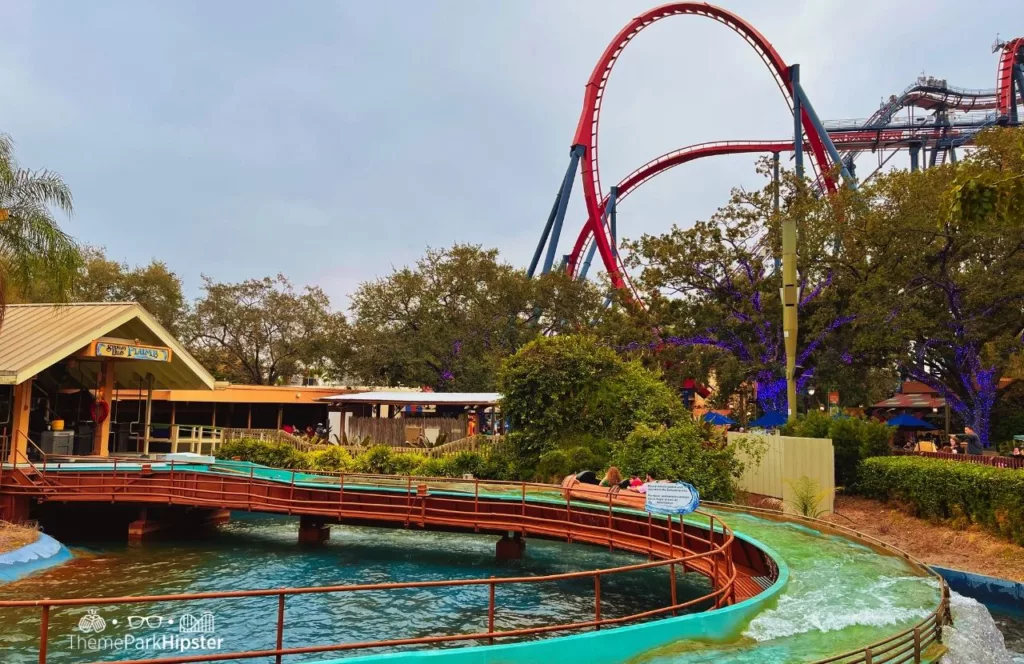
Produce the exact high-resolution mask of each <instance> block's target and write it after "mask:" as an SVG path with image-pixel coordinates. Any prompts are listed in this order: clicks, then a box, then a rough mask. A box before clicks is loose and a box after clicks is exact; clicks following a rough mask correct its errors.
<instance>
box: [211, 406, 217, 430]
mask: <svg viewBox="0 0 1024 664" xmlns="http://www.w3.org/2000/svg"><path fill="white" fill-rule="evenodd" d="M210 426H212V427H215V426H217V404H216V403H215V404H213V416H212V417H211V418H210Z"/></svg>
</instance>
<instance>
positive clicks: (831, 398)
mask: <svg viewBox="0 0 1024 664" xmlns="http://www.w3.org/2000/svg"><path fill="white" fill-rule="evenodd" d="M828 412H829V415H838V414H839V392H836V391H833V392H829V393H828Z"/></svg>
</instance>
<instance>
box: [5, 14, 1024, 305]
mask: <svg viewBox="0 0 1024 664" xmlns="http://www.w3.org/2000/svg"><path fill="white" fill-rule="evenodd" d="M653 5H654V2H653V1H652V0H640V1H633V0H628V1H627V0H620V1H616V2H611V1H608V0H536V1H527V0H516V1H512V0H505V1H501V2H499V1H497V0H462V1H454V0H451V1H442V0H416V1H413V0H405V1H401V2H399V1H395V0H391V1H385V0H375V1H374V2H365V1H364V2H355V1H345V2H327V1H326V0H308V1H305V2H284V1H279V2H266V1H263V0H245V1H242V0H232V1H225V0H222V1H218V2H209V1H208V0H197V1H194V2H192V1H184V0H175V1H174V2H164V1H159V2H158V1H155V0H154V1H140V0H126V1H124V2H115V1H112V0H96V1H91V2H80V1H78V0H64V1H57V0H47V1H46V2H27V1H24V0H21V1H18V0H2V1H0V6H2V12H0V15H2V16H3V17H4V19H3V20H4V30H3V33H4V37H3V39H0V57H2V62H3V66H0V90H2V91H3V95H2V98H3V103H2V104H0V131H3V132H6V133H8V134H10V135H11V136H12V137H13V138H14V140H15V142H16V145H17V154H18V156H19V159H20V161H21V162H22V163H23V164H24V165H26V166H30V167H33V168H41V167H46V168H50V169H53V170H56V171H57V172H59V173H61V175H63V176H64V178H65V180H66V181H67V182H68V184H69V185H70V186H71V188H72V190H73V192H74V195H75V216H74V218H72V219H70V220H67V221H66V222H65V227H66V229H67V230H68V231H70V232H71V233H72V234H73V235H75V236H76V237H77V238H78V239H79V240H81V241H82V242H84V243H88V244H95V245H102V246H105V247H106V248H107V251H108V254H109V255H110V256H111V257H113V258H116V259H119V260H127V261H129V262H131V263H139V262H143V263H144V262H148V261H149V260H150V259H151V258H153V257H156V258H159V259H161V260H164V261H166V262H167V263H168V264H169V265H170V267H171V268H172V269H173V270H175V271H176V272H177V273H178V274H179V275H180V276H181V277H182V279H183V280H184V283H185V287H186V290H187V292H188V294H189V295H190V296H191V295H195V294H196V293H197V292H198V288H199V284H200V274H201V273H204V274H207V275H210V276H211V277H213V278H214V279H217V280H226V281H228V280H229V281H234V280H241V279H245V278H249V277H261V276H264V275H268V274H275V273H277V272H283V273H284V274H286V275H287V276H288V277H289V278H291V279H292V280H293V282H295V283H296V284H319V285H320V286H322V287H323V288H324V289H325V290H326V291H327V292H328V294H329V295H331V297H332V299H333V300H334V302H335V304H336V306H339V307H343V306H347V297H346V295H347V294H348V293H350V292H352V290H353V289H354V288H355V287H356V286H357V284H358V283H359V282H360V281H363V280H367V279H372V278H375V277H379V276H383V275H385V274H387V273H388V272H390V270H391V269H392V266H401V265H407V264H410V263H412V262H413V261H414V260H415V259H416V258H417V257H418V256H420V255H421V254H422V253H423V251H424V249H425V248H426V247H427V246H434V247H445V246H449V245H450V244H452V243H453V242H456V241H460V242H473V243H480V244H484V245H487V246H496V247H498V248H500V250H501V252H502V255H503V256H504V258H505V259H506V260H508V261H510V262H512V263H515V264H517V265H523V266H525V265H526V264H527V263H528V262H529V258H530V256H531V255H532V252H533V249H534V246H535V244H536V241H537V238H538V236H539V234H540V231H541V228H542V226H543V223H544V220H545V218H546V215H547V212H548V210H549V208H550V206H551V203H552V200H553V198H554V194H555V191H556V188H557V186H558V183H559V180H560V178H561V176H562V173H563V172H564V170H565V167H566V164H567V162H568V150H569V144H570V142H571V140H572V135H573V131H574V130H575V127H576V123H577V119H578V116H579V112H580V105H581V101H582V95H583V85H584V83H585V82H586V79H587V77H588V75H589V74H590V71H591V69H592V68H593V66H594V63H595V61H596V60H597V58H598V56H599V55H600V54H601V52H602V50H603V49H604V48H605V46H606V44H607V43H608V41H609V40H610V39H611V38H612V36H613V35H614V34H615V33H616V32H617V31H618V29H619V28H620V27H621V26H622V25H623V24H624V23H625V22H626V21H628V20H629V19H630V18H631V17H632V16H634V15H636V14H638V13H640V12H641V11H643V10H644V9H647V8H649V7H650V6H653ZM724 5H725V6H726V7H728V8H729V9H731V10H733V11H735V12H736V13H738V14H740V15H741V16H743V17H745V18H746V19H748V20H749V21H750V22H752V23H753V24H754V25H755V26H756V27H757V28H758V29H759V30H760V31H761V32H762V34H764V35H765V36H766V37H767V38H768V39H769V40H770V41H772V42H773V43H774V45H775V46H776V48H777V49H778V51H779V52H780V53H781V55H782V57H783V58H784V59H785V60H786V61H787V62H788V63H797V62H798V63H800V64H801V65H802V68H801V69H802V71H801V75H802V81H803V83H804V87H805V89H806V90H807V92H808V95H810V97H811V99H812V101H813V103H814V105H815V107H816V109H817V111H818V114H819V115H820V116H821V117H822V118H826V119H839V118H860V117H867V116H868V115H870V114H871V113H872V112H873V111H874V110H875V109H876V108H877V106H878V103H879V101H880V100H881V98H882V97H886V96H888V95H889V94H892V93H895V92H899V91H901V90H902V89H903V88H904V87H905V86H906V85H908V84H909V83H911V82H912V81H913V79H915V78H916V77H917V76H918V75H919V74H920V73H921V72H922V71H924V72H926V73H928V74H929V75H934V76H938V77H942V78H946V79H947V80H948V81H949V82H950V83H951V84H955V85H959V86H963V87H973V88H990V87H993V86H994V83H995V70H996V57H995V56H994V55H992V53H991V51H990V47H991V45H992V42H993V41H994V39H995V37H996V33H997V32H1001V33H1002V36H1003V37H1004V38H1006V37H1014V36H1019V35H1020V34H1024V12H1021V5H1020V0H975V1H973V2H970V3H967V2H963V1H954V0H930V1H929V2H927V3H924V2H904V3H895V2H892V1H891V0H857V1H856V2H851V1H849V0H806V1H803V0H735V1H732V2H725V3H724ZM791 133H792V124H791V120H790V118H789V117H788V116H787V113H786V107H785V104H784V102H783V100H782V97H781V95H780V93H779V91H778V89H777V88H776V87H775V85H774V83H773V82H772V80H771V77H770V76H769V74H768V72H767V70H766V69H765V67H764V66H763V65H762V64H761V63H760V61H759V59H758V57H757V56H756V54H755V53H754V52H753V50H752V49H750V48H749V47H747V46H746V45H745V44H744V43H743V41H742V40H741V39H740V38H739V37H738V36H736V35H735V34H733V33H731V32H730V31H729V30H728V29H726V28H724V27H723V26H721V25H718V24H716V23H714V22H713V21H710V20H708V19H703V18H698V17H680V18H675V19H672V20H666V21H662V22H659V23H658V24H656V25H654V26H652V27H651V28H649V29H648V30H646V31H645V32H644V33H643V34H642V35H641V36H640V37H639V38H637V39H636V40H634V41H633V42H632V43H631V44H630V46H629V48H628V49H626V51H625V52H624V54H623V55H622V57H621V58H620V60H619V63H618V64H617V66H616V68H615V71H614V74H613V75H612V78H611V81H610V83H609V86H608V92H607V96H606V98H605V103H604V109H603V113H602V119H601V153H600V154H601V168H602V181H603V182H604V183H605V185H606V186H607V185H608V184H610V183H612V182H614V181H617V180H618V179H619V178H620V177H621V176H623V175H625V174H626V173H628V172H629V171H631V170H633V169H634V168H635V167H637V166H639V165H640V164H642V163H643V162H645V161H647V160H648V159H650V158H652V157H654V156H657V155H658V154H661V153H663V152H666V151H668V150H670V149H674V148H676V147H681V146H683V145H688V144H692V143H699V142H703V141H710V140H723V139H741V138H753V139H761V138H785V137H787V136H789V135H791ZM753 164H754V158H753V157H750V156H735V157H725V158H719V159H716V160H704V161H702V162H696V163H692V164H689V165H685V166H682V167H680V168H677V169H675V170H674V171H672V172H670V173H668V174H666V175H664V176H662V177H661V178H659V179H657V180H654V181H652V182H651V183H650V184H648V185H646V186H645V188H644V189H643V190H641V191H639V192H638V193H637V194H635V195H634V196H632V197H630V199H629V200H628V201H627V202H626V203H625V204H624V205H623V206H622V208H621V209H620V213H619V227H620V229H622V230H621V231H620V233H621V234H622V235H623V236H626V237H636V236H638V235H640V234H641V233H643V232H658V231H662V230H666V229H668V228H669V226H670V225H671V224H673V223H678V224H681V225H688V224H690V223H692V222H693V221H694V220H696V219H701V218H706V217H707V216H708V215H709V214H710V213H711V212H712V211H713V210H714V209H715V208H716V207H718V206H719V205H721V204H722V203H723V202H724V201H725V200H726V198H727V196H728V193H729V189H730V187H733V186H744V185H745V186H757V185H758V178H757V176H756V175H755V174H754V173H753ZM579 193H580V192H579V187H578V181H577V190H576V192H575V194H574V197H573V198H574V200H573V205H572V206H571V207H570V214H569V216H568V217H567V220H566V229H565V233H564V235H563V243H562V249H561V251H560V253H563V252H567V251H568V248H569V245H570V243H571V241H572V240H573V239H574V238H575V235H576V233H577V231H578V228H579V226H580V225H581V224H582V223H583V221H584V217H583V214H582V203H581V199H580V195H579Z"/></svg>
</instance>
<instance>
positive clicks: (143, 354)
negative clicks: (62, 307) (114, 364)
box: [94, 341, 171, 362]
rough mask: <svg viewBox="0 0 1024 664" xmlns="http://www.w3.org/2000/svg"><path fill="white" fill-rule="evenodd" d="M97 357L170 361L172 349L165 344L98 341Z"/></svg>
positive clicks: (95, 353)
mask: <svg viewBox="0 0 1024 664" xmlns="http://www.w3.org/2000/svg"><path fill="white" fill-rule="evenodd" d="M94 355H95V356H96V357H114V358H119V359H124V360H149V361H150V362H170V361H171V349H170V348H164V347H163V346H144V345H141V344H129V343H116V342H112V341H97V342H96V350H95V352H94Z"/></svg>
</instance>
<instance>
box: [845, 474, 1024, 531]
mask: <svg viewBox="0 0 1024 664" xmlns="http://www.w3.org/2000/svg"><path fill="white" fill-rule="evenodd" d="M855 490H856V492H857V493H860V494H861V495H863V496H865V497H867V498H875V499H877V500H884V501H888V500H892V501H897V502H899V503H901V504H903V505H906V506H907V507H909V508H910V509H911V511H912V512H913V513H914V514H916V515H917V516H921V517H924V518H928V519H936V520H945V519H953V520H967V521H969V522H971V523H976V524H979V525H981V526H983V527H985V528H986V529H988V530H990V531H992V532H993V533H996V534H998V535H1000V536H1002V537H1005V538H1006V539H1009V540H1011V541H1013V542H1016V543H1017V544H1020V545H1024V471H1020V470H1011V469H1008V468H995V467H993V466H983V465H980V464H973V463H965V462H959V461H944V460H941V459H928V458H922V457H909V456H907V457H876V458H872V459H865V460H864V461H862V462H861V464H860V467H859V471H858V478H857V482H856V484H855Z"/></svg>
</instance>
